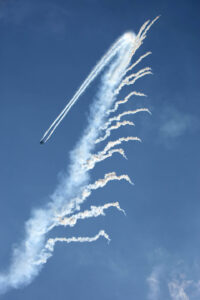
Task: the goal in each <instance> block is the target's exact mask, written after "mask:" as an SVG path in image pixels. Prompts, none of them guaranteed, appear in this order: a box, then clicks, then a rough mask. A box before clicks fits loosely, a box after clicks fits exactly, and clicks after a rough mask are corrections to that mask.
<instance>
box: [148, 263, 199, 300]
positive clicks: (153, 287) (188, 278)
mask: <svg viewBox="0 0 200 300" xmlns="http://www.w3.org/2000/svg"><path fill="white" fill-rule="evenodd" d="M191 269H192V266H190V268H188V267H187V266H186V264H185V263H184V262H183V261H179V262H177V263H175V262H173V261H171V259H170V257H168V258H167V260H166V259H165V258H163V262H162V264H161V263H157V264H156V265H154V266H153V268H152V272H151V274H150V276H149V277H148V278H147V283H148V294H147V299H149V300H158V299H159V300H160V299H170V300H197V299H200V280H198V278H199V276H198V275H197V274H194V273H193V272H191V271H192V270H191Z"/></svg>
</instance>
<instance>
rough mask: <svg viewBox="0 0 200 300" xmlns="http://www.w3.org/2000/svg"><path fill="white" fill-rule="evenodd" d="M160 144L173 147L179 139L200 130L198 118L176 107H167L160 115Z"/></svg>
mask: <svg viewBox="0 0 200 300" xmlns="http://www.w3.org/2000/svg"><path fill="white" fill-rule="evenodd" d="M159 124H160V125H159V142H161V143H164V144H165V145H166V146H171V145H173V143H174V142H175V141H177V140H178V139H179V138H181V137H183V136H186V135H188V134H192V133H194V132H196V131H197V130H199V128H200V122H199V120H198V118H197V117H196V116H194V115H192V114H190V113H185V112H182V111H179V110H177V109H176V108H174V107H172V106H171V107H167V108H166V107H165V108H164V109H163V110H162V111H161V114H160V120H159Z"/></svg>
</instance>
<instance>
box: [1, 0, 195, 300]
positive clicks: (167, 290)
mask: <svg viewBox="0 0 200 300" xmlns="http://www.w3.org/2000/svg"><path fill="white" fill-rule="evenodd" d="M199 6H200V5H199V3H198V1H145V0H140V1H138V0H137V1H131V0H123V1H122V0H121V1H116V0H115V1H112V0H109V1H106V0H105V1H104V0H102V1H95V0H87V1H86V0H83V1H76V0H75V1H60V0H58V1H55V0H52V1H44V0H40V1H33V0H32V1H30V0H26V1H24V0H19V1H14V0H13V1H9V0H4V1H3V0H1V1H0V38H1V41H0V66H1V68H0V82H1V88H0V128H1V129H0V140H1V155H0V166H1V168H0V182H1V189H0V199H1V201H0V239H1V246H0V270H1V271H4V270H6V269H7V268H8V267H9V264H10V259H11V254H12V249H13V248H14V247H15V246H16V245H17V244H18V243H20V241H21V240H22V239H23V237H24V223H25V222H26V221H27V220H28V219H29V217H30V215H31V211H32V210H33V209H34V208H36V207H42V206H43V205H44V204H46V203H48V201H49V195H51V194H52V192H53V191H54V190H55V188H56V186H57V184H58V182H59V181H60V178H61V177H62V176H63V173H64V172H66V171H67V168H68V166H69V152H70V151H71V150H72V149H73V148H74V146H75V145H76V142H77V141H78V139H79V138H80V136H81V133H82V132H83V129H84V128H85V126H86V124H87V118H88V111H89V107H90V105H91V103H92V100H93V99H94V96H95V93H96V91H97V89H98V86H99V84H100V80H99V79H97V80H96V81H95V82H94V83H93V84H92V85H91V87H90V88H89V89H88V90H87V92H86V93H84V95H83V96H82V97H81V99H80V100H79V102H78V103H77V104H76V105H75V106H74V107H73V109H72V110H71V112H70V114H69V115H68V116H67V117H66V119H65V120H64V121H63V123H62V124H61V126H60V127H59V128H58V130H57V131H56V133H55V135H54V136H53V137H52V139H51V140H50V141H49V142H48V143H47V144H45V145H44V146H41V145H40V144H39V140H40V138H41V136H42V134H43V133H44V131H45V130H46V129H47V127H48V126H49V125H50V123H51V122H52V120H53V119H54V118H55V117H56V116H57V114H58V113H59V112H60V110H61V109H62V108H63V107H64V106H65V104H66V103H67V101H68V100H69V99H70V98H71V97H72V95H73V93H74V92H75V91H76V89H77V88H78V87H79V85H80V83H81V82H82V81H83V80H84V79H85V77H86V76H87V75H88V73H89V72H90V70H91V69H92V67H93V66H94V65H95V63H96V62H97V61H98V60H99V59H100V57H101V56H102V55H103V54H104V53H105V51H106V50H107V49H108V48H109V46H110V45H111V44H112V43H113V41H115V40H116V39H117V38H118V37H119V36H120V35H121V34H123V33H124V32H125V31H127V30H133V31H135V32H136V33H137V32H138V30H139V28H140V26H141V25H142V24H143V23H144V22H145V21H146V20H147V19H149V18H150V19H152V18H154V17H155V16H157V15H161V18H160V19H159V21H158V22H157V23H156V24H155V25H154V26H153V27H152V28H151V30H150V31H149V33H148V37H147V39H146V40H145V42H144V44H143V45H142V47H141V48H140V49H139V51H138V53H137V55H136V58H138V57H139V55H141V54H143V53H145V52H146V51H149V50H150V51H152V52H153V54H152V55H151V56H149V57H148V58H146V59H145V60H144V61H143V62H142V64H141V65H140V67H144V66H151V67H152V69H153V76H148V77H145V78H143V79H141V80H140V81H138V82H137V83H136V85H135V87H134V88H135V89H137V90H140V91H143V92H144V93H145V94H147V95H148V97H147V98H146V99H140V98H139V99H138V98H137V99H135V100H134V101H129V102H128V103H127V104H126V106H125V107H124V108H126V109H131V108H135V107H142V106H144V105H145V106H147V107H148V108H149V109H150V110H151V112H152V116H149V115H147V114H141V115H137V116H135V117H130V118H129V120H133V121H134V122H135V123H136V127H135V128H122V129H120V130H119V131H118V132H116V133H113V135H112V137H113V138H114V137H115V138H116V137H119V136H123V135H124V136H127V135H130V134H134V135H138V136H140V137H141V138H142V141H143V142H142V143H129V144H126V145H125V146H124V149H125V151H126V154H127V157H128V160H127V161H126V160H123V159H122V158H119V157H118V156H117V155H116V156H113V158H111V159H108V160H106V161H105V162H103V163H101V164H98V165H97V166H96V168H95V169H94V170H93V171H92V174H91V181H92V182H93V181H94V180H96V179H97V178H101V177H102V176H103V175H104V173H107V172H111V171H116V172H117V173H118V174H121V173H127V174H128V175H129V176H130V178H131V179H132V180H133V182H134V184H135V185H134V186H130V185H128V183H126V182H113V183H110V184H108V185H107V186H106V187H105V188H104V189H101V190H98V191H94V192H93V193H92V195H91V197H90V198H88V200H87V202H85V203H84V204H83V206H82V209H86V208H88V207H89V206H90V205H103V204H104V203H105V202H113V201H119V202H120V205H121V207H122V208H123V209H125V211H126V216H124V215H123V214H122V213H120V212H118V211H116V210H115V209H112V208H111V209H110V210H108V211H107V212H106V216H104V217H98V218H95V219H89V220H84V221H79V222H78V223H77V226H75V227H74V228H72V229H71V228H70V229H69V228H64V229H63V228H57V229H55V231H54V235H57V236H69V237H70V236H73V235H74V236H93V235H95V234H96V233H97V232H98V231H99V230H100V229H105V230H106V232H108V233H109V235H110V237H111V242H110V243H109V244H107V242H106V241H105V240H104V239H99V240H98V241H97V242H95V243H91V244H84V243H83V244H78V243H74V244H73V243H72V244H69V245H66V244H57V245H56V248H55V252H54V255H53V257H52V258H51V259H50V260H49V261H48V263H47V264H45V266H44V268H43V269H42V271H41V272H40V273H39V275H38V276H37V277H36V278H35V279H34V281H33V282H32V283H31V284H30V285H28V286H26V287H23V288H20V289H13V290H10V291H9V292H7V293H6V294H4V295H2V296H0V297H1V298H2V299H6V300H7V299H8V300H9V299H16V300H17V299H20V300H23V299H30V300H31V299H36V298H37V299H46V298H48V299H49V300H51V299H55V298H58V299H60V298H63V297H64V298H66V299H67V298H70V299H72V300H73V299H76V300H78V299H94V298H95V299H97V300H98V299H105V300H106V299H109V300H111V299H127V300H128V299H139V300H143V299H144V300H146V299H147V300H148V299H150V300H157V299H164V300H165V299H166V300H168V299H172V300H174V299H175V300H187V299H192V300H193V299H195V300H196V299H199V297H200V258H199V248H200V240H199V227H200V218H199V212H200V204H199V195H200V187H199V178H200V171H199V170H200V169H199V162H200V160H199V150H200V142H199V133H200V121H199V113H200V105H199V102H198V99H199V86H198V82H197V80H198V77H199V75H198V66H199V50H200V49H199V47H200V43H199V26H200V24H199V23H200V21H199V8H200V7H199ZM124 108H123V109H124Z"/></svg>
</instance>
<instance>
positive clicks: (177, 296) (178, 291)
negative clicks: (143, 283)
mask: <svg viewBox="0 0 200 300" xmlns="http://www.w3.org/2000/svg"><path fill="white" fill-rule="evenodd" d="M192 283H193V281H191V280H182V281H181V280H177V279H175V280H173V281H171V282H169V283H168V288H169V293H170V296H171V299H172V300H189V299H190V298H189V296H188V295H187V293H186V288H187V287H189V286H190V285H191V284H192Z"/></svg>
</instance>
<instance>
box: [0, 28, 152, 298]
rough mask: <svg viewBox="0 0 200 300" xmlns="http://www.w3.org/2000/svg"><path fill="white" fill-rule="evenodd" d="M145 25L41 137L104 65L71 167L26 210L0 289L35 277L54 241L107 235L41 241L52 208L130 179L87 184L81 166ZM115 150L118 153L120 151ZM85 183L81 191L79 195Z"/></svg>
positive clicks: (70, 209)
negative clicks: (42, 202) (41, 201)
mask: <svg viewBox="0 0 200 300" xmlns="http://www.w3.org/2000/svg"><path fill="white" fill-rule="evenodd" d="M151 24H153V23H150V24H149V22H147V23H146V24H145V25H144V26H143V28H142V30H140V32H139V35H138V36H137V37H135V36H134V34H132V33H127V34H125V35H123V36H122V37H121V38H120V39H119V40H118V41H117V42H116V43H115V44H114V46H113V47H112V48H111V49H110V50H109V51H108V52H107V54H106V55H105V56H104V57H103V58H102V59H101V61H100V63H99V64H97V66H96V67H95V68H94V69H93V71H92V72H91V73H90V75H89V77H88V78H87V79H86V80H85V82H84V83H83V84H82V85H81V87H80V88H79V90H78V91H77V93H76V94H75V95H74V97H73V98H72V99H71V101H70V102H69V104H68V105H67V106H66V107H65V109H64V110H63V111H62V112H61V114H60V115H59V116H58V117H57V118H56V120H55V121H54V122H53V124H52V125H51V126H50V128H49V129H48V130H47V132H46V133H45V135H44V136H43V139H42V141H43V142H45V141H47V140H48V138H49V137H50V136H51V134H52V133H53V132H54V130H55V129H56V127H57V126H58V124H59V123H60V122H61V121H62V119H63V118H64V116H65V115H66V114H67V112H68V111H69V109H70V108H71V107H72V105H74V103H75V102H76V101H77V99H78V97H79V96H80V95H81V94H82V93H83V92H84V90H85V89H86V88H87V86H88V85H89V84H90V83H91V81H92V80H93V79H94V78H95V77H96V76H97V75H98V74H99V72H100V71H101V70H102V68H103V67H104V66H105V65H107V64H108V63H110V66H109V69H108V71H107V72H106V74H104V76H103V78H102V84H101V87H100V90H99V92H98V94H97V96H96V100H95V102H94V104H93V106H92V108H91V112H90V118H89V121H88V126H87V128H86V130H85V132H84V133H83V136H82V138H81V139H80V141H79V143H78V144H77V145H76V147H75V149H74V150H73V151H72V152H71V165H70V166H69V169H68V173H67V174H66V176H65V177H64V178H63V180H62V181H61V182H60V184H59V186H58V187H57V188H56V190H55V192H54V193H53V194H52V195H51V197H50V202H49V204H48V205H47V206H46V207H44V208H42V209H36V210H35V211H34V212H33V213H32V216H31V218H30V219H29V220H28V221H27V222H26V224H25V237H24V240H23V241H22V242H21V244H19V246H17V247H16V248H15V249H14V252H13V255H12V259H11V263H10V267H9V268H8V270H7V271H5V272H2V273H0V293H3V292H5V291H6V290H8V289H10V288H18V287H20V286H24V285H27V284H29V283H30V282H31V281H32V280H33V279H34V278H35V277H36V276H37V275H38V273H39V271H40V270H41V267H42V265H43V263H44V262H46V261H47V259H48V258H49V257H50V256H51V255H52V251H53V249H54V245H55V243H56V242H57V241H64V242H67V243H69V242H92V241H95V240H97V239H98V238H99V237H100V236H104V237H105V238H106V239H107V240H109V236H108V235H107V234H106V233H105V232H104V231H100V232H99V233H98V234H97V235H96V236H94V237H77V238H76V237H72V238H54V239H53V238H52V239H51V240H48V241H47V240H46V234H47V233H48V232H49V229H50V228H51V226H52V224H54V223H55V219H56V214H57V212H60V213H61V212H63V207H64V208H65V209H64V211H65V216H66V215H69V214H71V213H74V211H75V210H77V209H79V206H80V202H81V201H83V199H86V198H87V197H88V194H89V193H91V190H93V189H96V188H99V187H103V186H105V184H107V182H109V181H111V180H122V179H124V180H127V181H129V182H130V183H131V181H130V178H129V177H128V176H127V175H121V176H117V175H116V174H115V173H114V172H113V173H109V174H107V175H106V176H105V177H104V179H102V180H101V181H97V182H95V184H93V185H92V184H89V185H87V184H88V182H89V174H88V172H87V168H84V167H83V166H85V165H86V164H87V162H88V160H89V159H90V158H91V155H92V154H91V152H92V151H93V149H94V147H95V140H96V139H97V138H98V137H99V134H100V128H102V126H103V124H104V122H105V116H106V112H107V111H108V110H109V109H110V108H111V106H112V105H113V103H114V101H115V100H116V90H117V88H118V87H119V85H120V83H121V82H122V79H123V76H124V74H126V70H127V68H128V66H129V64H130V61H131V57H132V55H133V54H134V53H135V51H136V50H137V49H138V48H139V46H140V45H141V44H142V42H143V40H144V38H145V37H146V32H147V30H148V29H149V28H150V26H151ZM111 59H112V63H111ZM129 140H138V141H140V139H139V138H137V137H127V138H121V139H119V140H118V141H113V142H109V143H108V145H107V146H106V148H105V149H104V152H102V153H101V155H102V157H103V155H108V154H110V155H112V153H114V151H113V152H111V151H110V149H111V148H113V147H114V146H115V145H119V144H121V143H122V142H123V141H129ZM113 150H114V149H113ZM116 152H117V150H116ZM118 152H119V153H120V154H122V155H123V152H122V151H121V150H120V151H118ZM86 185H87V189H85V193H83V191H84V187H85V186H86Z"/></svg>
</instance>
